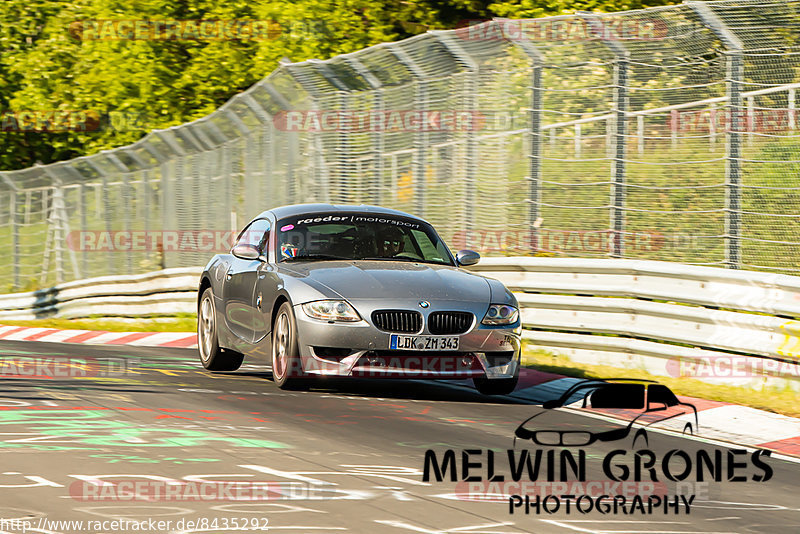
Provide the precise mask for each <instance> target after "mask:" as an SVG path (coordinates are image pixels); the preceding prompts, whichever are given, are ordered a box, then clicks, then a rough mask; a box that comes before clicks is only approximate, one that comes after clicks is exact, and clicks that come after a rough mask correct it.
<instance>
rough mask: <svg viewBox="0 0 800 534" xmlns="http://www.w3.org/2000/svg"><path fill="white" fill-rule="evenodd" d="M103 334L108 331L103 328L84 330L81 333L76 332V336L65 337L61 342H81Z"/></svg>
mask: <svg viewBox="0 0 800 534" xmlns="http://www.w3.org/2000/svg"><path fill="white" fill-rule="evenodd" d="M103 334H108V332H107V331H105V330H94V331H92V332H84V333H83V334H78V335H77V336H73V337H70V338H67V339H65V340H64V341H63V342H62V343H83V342H84V341H86V340H89V339H92V338H94V337H97V336H102V335H103Z"/></svg>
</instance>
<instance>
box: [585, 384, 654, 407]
mask: <svg viewBox="0 0 800 534" xmlns="http://www.w3.org/2000/svg"><path fill="white" fill-rule="evenodd" d="M590 402H591V404H592V408H616V409H636V410H639V409H642V408H644V384H605V385H602V386H599V387H598V388H597V389H596V390H595V391H594V392H592V395H591V397H590Z"/></svg>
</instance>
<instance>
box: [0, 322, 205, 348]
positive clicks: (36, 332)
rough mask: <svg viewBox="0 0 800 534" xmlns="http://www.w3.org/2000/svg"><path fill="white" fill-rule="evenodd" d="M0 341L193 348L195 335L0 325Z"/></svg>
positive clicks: (195, 340) (195, 342)
mask: <svg viewBox="0 0 800 534" xmlns="http://www.w3.org/2000/svg"><path fill="white" fill-rule="evenodd" d="M0 340H9V341H45V342H50V343H85V344H89V345H133V346H136V347H183V348H195V347H197V335H196V334H192V333H189V332H106V331H104V330H57V329H55V328H30V327H24V326H0Z"/></svg>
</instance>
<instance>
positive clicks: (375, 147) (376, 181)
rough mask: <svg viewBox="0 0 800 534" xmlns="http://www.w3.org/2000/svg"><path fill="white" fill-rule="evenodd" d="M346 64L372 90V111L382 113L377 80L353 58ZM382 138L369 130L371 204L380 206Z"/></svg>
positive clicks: (381, 98)
mask: <svg viewBox="0 0 800 534" xmlns="http://www.w3.org/2000/svg"><path fill="white" fill-rule="evenodd" d="M345 61H347V63H348V64H349V65H350V66H351V67H353V70H355V71H356V72H357V73H358V74H359V76H361V77H362V78H364V81H366V82H367V84H369V86H370V88H371V89H372V91H373V93H372V95H373V96H372V104H373V106H375V109H374V110H373V111H378V112H383V110H384V103H383V84H382V83H381V82H380V80H378V78H377V77H376V76H375V75H374V74H373V73H372V72H371V71H370V70H369V69H368V68H367V67H366V66H365V65H364V64H363V63H362V62H361V61H359V60H358V59H356V58H354V57H352V56H351V57H347V58H346V59H345ZM367 124H369V125H370V127H371V125H372V121H367ZM384 136H385V133H384V132H383V131H375V130H372V129H370V138H371V139H372V158H373V167H372V169H373V173H372V175H373V183H372V187H371V188H370V189H371V190H372V191H371V193H372V194H371V197H372V202H374V203H375V204H378V205H380V203H381V186H382V185H383V150H384V141H385V139H384Z"/></svg>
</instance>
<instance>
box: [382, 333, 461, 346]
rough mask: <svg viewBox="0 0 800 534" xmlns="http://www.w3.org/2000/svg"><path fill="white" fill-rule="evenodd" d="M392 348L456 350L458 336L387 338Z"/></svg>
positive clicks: (394, 335) (395, 336) (392, 336)
mask: <svg viewBox="0 0 800 534" xmlns="http://www.w3.org/2000/svg"><path fill="white" fill-rule="evenodd" d="M389 348H390V349H392V350H458V336H401V335H398V334H392V335H391V337H390V338H389Z"/></svg>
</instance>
